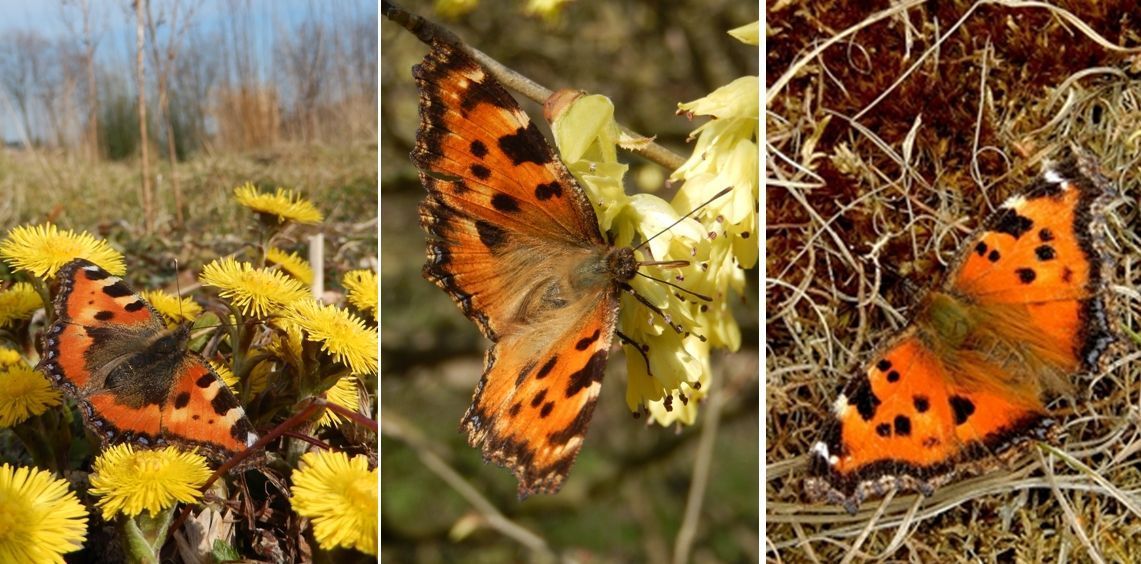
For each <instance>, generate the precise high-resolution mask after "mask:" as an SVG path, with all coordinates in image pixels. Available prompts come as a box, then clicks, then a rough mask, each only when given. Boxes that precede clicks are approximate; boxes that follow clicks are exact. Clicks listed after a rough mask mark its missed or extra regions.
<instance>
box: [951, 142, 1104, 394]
mask: <svg viewBox="0 0 1141 564" xmlns="http://www.w3.org/2000/svg"><path fill="white" fill-rule="evenodd" d="M1110 190H1111V188H1110V185H1109V182H1108V181H1107V180H1106V179H1105V178H1103V177H1102V176H1101V175H1100V174H1098V172H1097V167H1096V164H1095V163H1093V162H1092V161H1091V160H1090V159H1089V158H1088V157H1085V156H1076V157H1073V158H1070V159H1067V160H1066V161H1064V162H1062V163H1061V164H1060V165H1059V166H1058V167H1056V168H1053V169H1050V170H1048V171H1047V172H1045V173H1044V174H1043V175H1042V176H1041V177H1039V178H1038V179H1037V180H1036V181H1035V182H1034V184H1033V185H1031V187H1030V189H1029V190H1028V191H1027V192H1026V193H1024V194H1022V195H1018V196H1014V197H1012V198H1010V199H1008V200H1007V201H1006V202H1005V203H1003V204H1002V206H1001V207H1000V209H999V211H998V212H997V213H996V214H994V215H993V216H991V217H990V218H989V219H988V220H987V222H986V223H985V224H984V228H983V229H982V230H981V231H980V232H979V233H978V234H977V235H976V236H975V237H974V238H973V240H972V241H971V242H970V243H968V248H969V249H971V252H969V253H967V254H966V255H965V258H964V259H962V261H961V263H960V264H959V265H958V266H957V268H956V269H954V270H953V271H952V273H951V275H950V277H949V278H948V282H947V287H948V288H949V289H950V290H951V291H954V292H956V293H958V294H961V295H964V296H968V297H969V298H970V299H971V300H972V301H974V302H976V303H977V304H979V305H980V306H983V307H991V308H994V309H997V310H1005V311H1007V312H1010V313H1011V314H1012V315H1014V316H1016V317H1018V318H1020V319H1019V325H1020V326H1021V327H1023V328H1024V329H1027V330H1026V331H1023V332H1021V333H1020V338H1022V339H1023V340H1024V341H1026V342H1027V343H1029V344H1030V345H1031V346H1032V347H1033V348H1034V350H1035V352H1036V353H1037V354H1039V355H1040V356H1048V357H1049V360H1050V361H1051V362H1053V363H1055V364H1056V365H1058V366H1060V367H1062V368H1063V369H1064V371H1066V372H1069V373H1073V372H1077V371H1079V370H1090V369H1092V368H1094V367H1095V366H1096V364H1097V361H1098V358H1099V357H1100V356H1101V354H1102V353H1103V352H1104V351H1105V349H1106V348H1107V347H1108V345H1109V343H1110V342H1111V341H1112V336H1111V334H1110V330H1109V328H1108V323H1107V322H1106V316H1105V311H1104V302H1103V299H1102V297H1101V295H1100V293H1101V290H1100V289H1101V288H1102V286H1103V278H1104V275H1103V273H1102V270H1103V267H1104V260H1103V259H1102V256H1101V253H1099V252H1098V249H1097V244H1096V240H1095V238H1096V231H1097V229H1096V223H1097V222H1098V217H1099V216H1100V212H1099V211H1098V210H1097V209H1096V208H1097V205H1098V201H1099V198H1101V197H1102V196H1103V195H1105V194H1107V193H1109V192H1110ZM1011 330H1012V331H1013V330H1014V329H1011Z"/></svg>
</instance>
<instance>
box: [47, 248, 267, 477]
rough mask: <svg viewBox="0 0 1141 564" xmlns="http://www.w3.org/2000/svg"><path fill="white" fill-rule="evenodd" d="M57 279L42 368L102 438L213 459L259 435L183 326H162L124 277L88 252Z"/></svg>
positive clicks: (239, 448) (64, 270) (241, 447)
mask: <svg viewBox="0 0 1141 564" xmlns="http://www.w3.org/2000/svg"><path fill="white" fill-rule="evenodd" d="M56 280H57V281H58V283H59V293H58V294H57V295H56V297H55V303H54V309H55V316H56V320H55V323H53V324H52V325H51V327H50V328H49V329H48V330H47V332H46V333H44V356H43V359H42V360H41V361H40V364H39V366H38V368H39V369H40V370H42V371H44V373H46V374H47V375H48V377H49V378H50V379H51V381H52V382H53V383H55V385H56V386H57V387H59V388H60V389H62V390H63V391H65V392H67V393H68V394H69V395H70V396H72V397H74V398H75V399H76V400H77V402H78V404H79V407H80V411H82V412H83V419H84V421H85V422H86V423H87V426H88V427H89V428H90V429H91V430H92V431H93V432H94V433H95V434H96V435H98V436H99V438H100V439H101V440H103V441H106V442H112V443H115V442H131V443H134V444H136V445H139V446H144V447H154V446H162V445H167V444H178V445H185V446H190V447H197V448H199V449H200V450H202V451H203V452H204V453H205V454H207V455H208V456H210V457H211V458H213V459H216V460H222V459H226V458H229V457H230V456H232V455H233V454H235V453H237V452H240V451H243V450H246V449H247V448H249V447H250V446H251V445H253V444H254V442H256V441H257V434H256V433H254V428H253V425H251V424H250V421H249V420H248V419H247V418H246V414H245V411H244V410H242V406H241V404H240V403H238V398H237V397H236V396H234V394H233V393H232V392H231V391H230V388H229V387H228V386H226V383H225V382H223V381H222V379H221V378H220V377H219V376H218V374H217V373H216V372H214V370H213V369H212V368H210V365H209V364H208V363H207V362H206V360H205V359H204V358H202V357H201V356H199V355H198V354H197V353H195V352H193V351H190V350H188V349H187V341H188V340H189V338H190V327H189V326H188V325H181V326H179V327H177V328H175V329H173V330H170V329H167V327H166V324H165V323H163V320H162V317H161V316H160V315H159V313H158V312H156V311H155V310H154V308H153V307H151V305H150V304H148V303H147V302H146V301H144V300H143V299H142V298H141V297H139V295H138V294H136V293H135V292H134V291H133V290H131V289H130V288H129V287H128V286H127V284H126V283H125V282H123V280H122V279H121V278H119V277H118V276H114V275H112V274H110V273H109V272H107V271H106V270H103V269H102V268H100V267H99V266H98V265H95V264H93V263H91V262H89V261H87V260H84V259H75V260H73V261H71V262H69V263H67V264H65V265H64V266H63V267H62V268H60V270H59V273H58V274H57V275H56Z"/></svg>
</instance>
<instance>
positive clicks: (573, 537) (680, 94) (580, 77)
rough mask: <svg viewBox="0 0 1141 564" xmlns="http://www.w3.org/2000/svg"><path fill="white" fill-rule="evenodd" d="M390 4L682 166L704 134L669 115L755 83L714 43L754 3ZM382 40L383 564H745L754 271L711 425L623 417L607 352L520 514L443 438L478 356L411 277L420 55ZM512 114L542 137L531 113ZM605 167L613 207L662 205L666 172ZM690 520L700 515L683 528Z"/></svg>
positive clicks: (420, 248)
mask: <svg viewBox="0 0 1141 564" xmlns="http://www.w3.org/2000/svg"><path fill="white" fill-rule="evenodd" d="M533 4H534V3H533ZM402 7H403V8H405V9H409V10H411V11H413V12H414V13H416V14H418V15H420V16H424V17H427V18H430V19H432V20H434V21H436V22H438V23H441V24H442V25H444V26H446V27H447V28H449V29H451V30H452V31H454V32H455V33H457V34H458V35H459V36H460V38H461V39H463V40H464V41H466V42H467V43H469V44H470V45H472V46H474V47H475V48H477V49H479V50H481V51H483V52H485V53H487V54H488V55H490V56H491V57H493V58H495V59H497V60H498V61H500V62H501V63H504V64H505V65H507V66H508V67H509V68H511V69H513V70H515V71H517V72H520V73H521V74H523V75H525V76H527V77H529V78H531V79H533V80H535V81H537V82H539V83H540V84H542V85H544V86H546V87H548V88H552V89H558V88H576V89H583V90H587V91H590V92H593V93H600V94H604V95H606V96H609V97H610V98H611V99H612V100H613V102H614V105H615V108H616V115H617V119H618V121H619V122H620V123H622V124H624V125H627V126H629V127H631V128H633V129H634V130H636V131H638V132H639V133H642V134H644V135H654V136H656V140H657V142H658V143H660V144H663V145H665V146H666V147H669V148H670V149H672V150H673V151H674V152H676V153H678V154H681V155H689V154H690V152H691V151H692V145H687V144H686V141H685V139H686V136H687V135H688V134H689V132H690V131H691V130H693V129H694V128H695V127H696V126H697V125H699V124H700V123H702V122H701V121H699V120H700V119H701V118H699V120H695V121H693V122H691V121H689V120H687V119H686V118H685V117H683V116H676V115H675V112H676V109H677V104H678V103H679V102H686V101H690V100H693V99H696V98H699V97H702V96H704V95H706V94H707V93H709V92H710V91H712V90H714V89H716V88H717V87H719V86H722V85H724V84H726V83H728V82H730V81H732V80H733V79H735V78H737V77H739V76H742V75H745V74H756V73H757V72H758V49H757V48H756V47H753V46H748V45H745V44H742V43H740V42H739V41H737V40H735V39H733V38H732V37H730V36H729V35H727V34H726V31H728V30H730V29H733V28H736V27H739V26H742V25H745V24H747V23H751V22H753V21H755V20H756V19H757V18H758V5H757V4H755V3H749V2H740V1H713V2H696V1H694V2H639V1H629V2H577V3H568V4H565V5H562V7H561V9H559V10H557V11H550V12H542V11H539V12H536V13H527V12H526V9H525V7H524V4H523V3H514V2H512V3H493V2H479V3H474V2H440V3H437V4H436V7H437V11H433V10H432V9H431V8H429V7H428V6H427V5H422V4H421V5H412V4H408V5H402ZM380 27H381V29H380V45H381V53H382V64H381V71H380V72H381V93H380V96H381V116H382V117H381V134H380V139H381V145H380V151H381V155H380V156H381V159H382V162H383V163H384V164H383V166H382V170H381V175H382V176H381V186H380V191H381V202H382V204H381V214H382V220H381V233H382V235H381V241H382V243H381V248H382V249H381V250H382V252H381V278H382V279H381V288H382V290H381V300H382V302H381V311H382V314H381V315H382V320H381V328H382V329H381V349H382V350H381V371H382V373H381V405H382V407H381V411H382V437H381V484H382V494H381V545H382V559H384V560H385V561H393V562H410V561H418V562H436V561H453V560H457V559H462V560H463V561H465V562H502V561H518V560H523V559H530V558H536V557H538V555H541V554H545V555H546V556H548V557H550V556H556V557H560V558H571V559H575V560H583V561H591V560H593V561H650V562H668V561H670V560H671V559H673V558H675V557H676V558H679V559H681V560H691V561H695V562H739V561H751V560H752V561H755V560H757V559H759V543H760V537H759V533H758V526H759V503H758V497H759V489H758V488H759V485H758V476H759V474H758V472H759V446H758V441H759V432H758V413H757V411H758V410H757V398H758V387H757V386H758V379H757V373H758V368H759V367H758V361H757V353H758V351H757V349H756V344H757V339H758V333H757V305H758V297H757V296H758V295H757V281H756V271H755V270H753V271H751V272H750V273H749V286H748V288H749V289H748V291H747V292H746V294H747V295H746V296H745V297H744V298H743V299H742V300H741V302H740V307H739V308H738V310H737V311H736V312H735V314H736V317H737V320H738V322H739V323H740V324H741V328H742V332H743V336H742V343H743V345H742V349H741V350H740V351H739V352H737V353H726V352H723V351H722V352H717V353H715V354H714V356H713V366H714V370H713V378H714V383H715V384H714V385H715V386H716V388H717V391H716V392H715V393H720V394H723V396H722V398H723V400H724V402H723V404H722V407H721V409H720V413H719V416H718V417H717V419H718V424H717V425H709V424H708V423H709V420H708V417H707V415H708V412H707V410H705V409H704V408H705V406H703V409H702V411H701V412H700V414H699V416H698V420H697V423H696V424H695V425H694V426H693V427H689V428H684V429H673V428H669V429H666V428H661V427H658V426H647V425H646V424H645V419H642V420H635V419H633V418H632V417H631V415H630V412H629V410H628V409H627V407H626V404H625V401H624V397H625V386H626V379H625V374H624V371H625V360H624V358H623V355H622V354H621V353H619V352H617V349H616V350H615V352H614V353H613V354H612V355H611V360H610V363H609V367H608V369H607V372H606V378H605V379H604V381H603V390H602V395H601V398H600V400H599V403H598V406H597V409H596V410H595V414H594V417H593V421H592V423H591V425H590V430H589V432H588V433H587V437H586V442H585V445H584V447H583V449H582V451H581V452H580V454H579V457H578V459H577V462H576V463H575V466H574V468H573V469H572V470H571V472H570V475H569V478H568V480H567V481H566V482H565V483H564V486H563V489H562V491H561V492H560V493H559V494H557V495H555V496H546V495H538V496H532V497H530V498H528V499H527V500H525V501H523V502H520V501H519V500H518V498H517V496H516V481H515V478H514V476H512V475H511V473H510V472H509V471H507V470H505V469H503V468H500V467H498V466H494V465H485V464H484V463H483V461H482V457H481V454H480V452H479V451H478V450H477V449H474V448H472V447H469V446H468V445H467V442H466V438H465V437H464V436H463V435H461V434H460V432H459V431H458V426H459V421H460V418H461V417H462V415H463V414H464V411H465V410H466V409H467V407H468V405H469V404H470V402H471V397H472V392H473V389H474V387H475V384H476V382H477V381H478V380H479V377H480V374H481V372H482V363H483V352H484V350H485V348H486V345H487V342H486V341H485V340H484V339H483V338H482V337H481V336H480V334H479V332H478V331H477V330H476V328H475V326H474V325H473V324H472V323H471V322H470V321H469V320H468V319H467V318H465V317H464V316H463V314H462V313H461V312H460V310H459V309H458V308H457V307H456V306H455V305H454V304H453V303H452V302H451V300H450V299H449V298H448V296H447V295H446V294H445V293H444V292H442V291H440V290H439V289H438V288H436V287H435V286H434V285H433V284H431V283H429V282H427V281H426V280H424V279H423V278H422V277H421V275H420V268H421V266H422V264H423V262H424V234H423V232H422V231H421V229H420V227H419V225H418V218H417V212H416V206H417V205H418V203H419V202H420V201H421V200H422V199H423V196H424V189H423V187H422V186H421V185H420V181H419V178H418V177H417V174H416V170H415V168H414V167H413V166H412V164H411V162H410V161H409V159H408V154H409V152H410V151H411V150H412V148H413V146H414V145H415V136H416V129H417V125H418V123H419V116H418V113H417V105H418V96H417V92H416V87H415V83H414V82H413V80H412V74H411V68H412V66H413V65H414V64H417V63H418V62H420V60H421V59H422V58H423V56H424V54H425V53H426V52H427V47H426V46H424V45H423V44H421V43H420V42H419V41H418V40H417V39H416V38H415V37H414V36H412V35H411V34H410V33H408V32H407V31H406V30H404V29H403V28H401V27H400V26H398V25H397V24H394V23H392V22H390V21H388V20H385V19H383V18H382V22H381V24H380ZM516 99H517V100H518V99H519V97H518V96H517V97H516ZM520 103H521V106H522V107H523V109H524V111H526V112H528V113H529V114H530V115H531V116H532V119H533V120H534V121H536V122H538V125H539V127H540V129H542V130H543V131H544V133H548V132H549V130H547V128H546V124H545V122H543V120H542V118H541V115H542V114H541V109H540V108H539V107H538V105H537V104H534V103H531V102H529V101H524V100H520ZM548 138H549V136H548ZM619 158H620V159H621V160H623V161H625V162H628V163H630V165H631V170H630V172H629V173H628V174H627V176H626V178H627V187H626V188H627V192H628V193H634V192H645V191H656V193H657V195H659V196H662V197H664V198H669V197H670V196H671V195H672V190H670V189H669V188H668V187H666V186H665V185H664V184H665V182H664V181H665V178H666V176H668V174H669V171H665V170H662V169H661V167H659V166H658V165H655V164H652V163H648V162H646V161H644V160H642V159H640V158H639V157H637V156H634V155H632V154H629V153H626V154H624V155H621V156H620V157H619ZM386 429H387V430H386ZM703 437H707V438H705V439H703ZM703 440H708V441H709V444H710V445H711V446H712V451H711V453H710V455H709V456H706V457H704V458H705V461H706V462H707V463H709V464H710V474H709V476H710V477H709V482H708V486H707V490H706V492H705V495H704V499H702V500H701V503H700V504H697V503H691V502H690V501H689V500H688V499H687V496H688V492H689V488H690V485H691V482H692V478H693V475H694V469H695V465H697V464H698V463H699V460H701V459H702V458H703V457H702V456H699V452H698V451H699V449H698V446H699V443H701V442H702V441H703ZM449 472H450V473H454V474H455V475H456V476H457V477H459V478H460V480H461V483H462V485H461V486H459V488H460V489H468V490H469V494H470V493H471V492H475V493H476V494H477V495H478V496H479V497H481V498H483V501H484V502H486V505H483V506H475V505H473V504H472V503H471V502H470V501H469V500H470V499H471V498H470V497H469V498H465V497H463V496H462V495H461V494H460V493H458V490H457V486H455V482H453V483H452V485H449V482H447V481H445V480H444V479H443V478H441V474H447V473H449ZM687 508H689V510H690V511H698V512H697V513H695V514H693V515H692V516H690V518H689V519H686V511H687ZM495 515H499V516H501V517H502V519H501V520H500V521H498V523H499V527H498V528H496V527H492V526H490V525H489V521H490V520H495V519H498V517H491V518H490V519H489V516H495ZM683 523H687V524H686V525H684V526H683Z"/></svg>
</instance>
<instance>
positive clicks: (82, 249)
mask: <svg viewBox="0 0 1141 564" xmlns="http://www.w3.org/2000/svg"><path fill="white" fill-rule="evenodd" d="M0 257H2V258H4V260H5V261H7V262H8V264H10V265H12V267H13V268H15V269H16V270H25V271H28V272H30V273H32V274H33V275H35V276H39V277H40V278H46V277H48V276H52V275H54V274H55V273H56V271H57V270H59V268H60V267H61V266H63V265H65V264H67V263H69V262H71V261H72V260H74V259H77V258H85V259H87V260H89V261H91V262H93V263H95V264H97V265H99V266H101V267H103V269H104V270H106V271H107V272H110V273H111V274H114V275H116V276H122V275H123V274H125V273H126V272H127V266H126V262H124V261H123V255H121V254H119V251H116V250H115V249H112V248H111V246H110V245H108V244H107V241H104V240H102V239H96V238H95V237H92V236H91V234H89V233H87V232H86V231H83V232H80V233H75V232H73V231H71V230H66V231H60V230H59V228H58V227H56V226H55V225H53V224H51V223H45V224H43V225H36V226H32V227H29V226H23V225H21V226H19V227H15V228H13V229H12V230H10V231H8V236H7V237H5V238H4V240H3V241H0Z"/></svg>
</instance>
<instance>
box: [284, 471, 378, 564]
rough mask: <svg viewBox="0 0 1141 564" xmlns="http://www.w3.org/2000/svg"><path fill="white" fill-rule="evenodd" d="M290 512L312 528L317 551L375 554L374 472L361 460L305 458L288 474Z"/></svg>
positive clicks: (375, 486) (375, 505) (375, 493)
mask: <svg viewBox="0 0 1141 564" xmlns="http://www.w3.org/2000/svg"><path fill="white" fill-rule="evenodd" d="M291 493H292V496H293V499H292V502H291V503H292V504H293V510H294V511H296V512H297V514H298V515H301V516H302V517H307V518H308V519H309V520H310V521H312V523H313V536H314V538H316V539H317V544H319V545H321V548H324V549H327V550H328V549H332V548H335V547H339V546H340V547H346V548H355V549H357V550H359V551H361V552H364V553H366V554H372V555H374V556H375V555H376V553H377V499H378V497H377V472H376V469H375V468H374V469H372V470H369V468H368V460H367V459H365V457H364V456H360V455H358V456H354V457H352V458H351V459H350V458H349V457H348V456H347V455H346V454H345V453H343V452H331V451H323V452H307V453H305V454H304V455H302V456H301V466H300V468H298V469H297V470H296V471H295V472H294V473H293V489H292V492H291Z"/></svg>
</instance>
